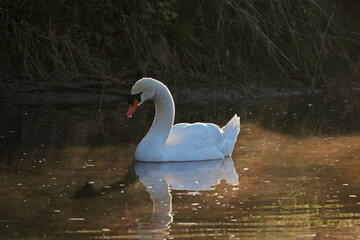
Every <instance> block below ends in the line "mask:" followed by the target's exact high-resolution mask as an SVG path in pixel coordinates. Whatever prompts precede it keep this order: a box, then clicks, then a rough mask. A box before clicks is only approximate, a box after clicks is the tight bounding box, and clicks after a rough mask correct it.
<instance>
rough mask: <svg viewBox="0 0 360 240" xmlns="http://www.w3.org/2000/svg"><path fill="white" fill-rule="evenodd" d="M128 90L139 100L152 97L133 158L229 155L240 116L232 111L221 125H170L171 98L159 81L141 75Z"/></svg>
mask: <svg viewBox="0 0 360 240" xmlns="http://www.w3.org/2000/svg"><path fill="white" fill-rule="evenodd" d="M131 93H132V94H138V95H139V94H140V95H141V101H140V104H141V103H142V102H144V101H145V100H147V99H152V100H154V102H155V109H156V112H155V119H154V122H153V124H152V126H151V128H150V130H149V132H148V133H147V134H146V136H145V137H144V138H143V140H142V141H141V142H140V143H139V145H138V146H137V148H136V151H135V159H136V160H138V161H144V162H175V161H176V162H180V161H199V160H211V159H222V158H224V157H227V156H230V155H231V153H232V151H233V149H234V144H235V141H236V139H237V136H238V134H239V131H240V118H239V117H238V116H237V115H236V114H235V116H234V117H233V118H232V119H231V120H230V121H229V122H228V123H227V124H226V126H224V127H223V128H220V127H219V126H217V125H215V124H212V123H194V124H189V123H179V124H176V125H173V123H174V115H175V106H174V101H173V98H172V96H171V93H170V91H169V89H168V88H167V87H166V86H165V85H164V84H163V83H161V82H159V81H157V80H155V79H152V78H143V79H140V80H139V81H137V82H136V83H135V84H134V86H133V88H132V90H131ZM131 114H132V113H130V115H129V116H128V118H129V117H131Z"/></svg>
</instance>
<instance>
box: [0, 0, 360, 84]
mask: <svg viewBox="0 0 360 240" xmlns="http://www.w3.org/2000/svg"><path fill="white" fill-rule="evenodd" d="M0 17H1V22H0V34H1V35H2V38H1V39H0V49H1V51H2V52H3V55H2V56H1V59H0V60H1V61H0V64H1V65H0V66H1V68H0V73H2V75H3V77H2V78H3V79H2V81H3V82H8V81H11V80H10V78H9V77H6V76H11V75H12V74H11V73H14V74H15V75H16V76H17V77H16V78H14V79H15V80H16V79H18V78H19V76H23V77H24V78H26V79H30V80H32V81H70V80H74V79H75V80H77V79H84V78H94V79H98V80H102V79H105V78H106V77H107V76H109V75H111V73H113V72H116V71H120V70H123V69H129V68H130V69H132V68H135V69H137V70H138V72H139V75H148V76H150V75H151V76H155V77H161V78H163V79H165V78H166V77H167V78H169V79H171V78H175V76H176V78H179V79H181V80H178V83H180V84H181V83H182V84H185V85H188V84H190V83H191V84H194V81H193V80H194V79H195V80H196V81H197V83H198V84H205V83H206V84H208V83H210V84H211V83H214V84H219V80H221V81H224V80H225V81H226V82H229V83H231V84H232V86H234V87H252V86H264V85H273V86H282V87H283V86H287V87H304V86H305V87H308V88H311V89H315V88H317V87H327V88H334V87H339V86H348V85H351V84H354V83H356V81H358V79H356V74H354V73H356V72H357V71H358V66H359V56H358V54H357V53H358V52H359V50H360V45H359V42H358V41H356V39H355V38H354V37H353V36H352V35H351V34H349V32H348V31H347V29H350V28H348V25H347V22H346V21H345V20H344V19H345V18H344V16H343V15H342V12H341V11H340V9H339V8H338V7H337V6H336V5H334V4H333V3H332V1H331V0H299V1H287V0H268V1H259V0H223V1H217V0H208V1H201V0H191V1H190V0H184V1H168V0H160V1H153V0H134V1H115V0H103V1H97V0H90V1H82V0H77V1H70V0H63V1H60V2H59V1H55V0H49V1H17V0H3V1H2V3H1V8H0ZM14 74H13V75H14ZM186 79H188V80H186Z"/></svg>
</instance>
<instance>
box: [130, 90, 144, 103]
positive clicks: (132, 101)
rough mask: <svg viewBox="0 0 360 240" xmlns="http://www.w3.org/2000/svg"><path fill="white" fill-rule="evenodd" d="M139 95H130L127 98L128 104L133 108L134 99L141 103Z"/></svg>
mask: <svg viewBox="0 0 360 240" xmlns="http://www.w3.org/2000/svg"><path fill="white" fill-rule="evenodd" d="M141 94H142V92H141V93H138V94H130V95H129V97H128V103H129V104H130V105H131V106H133V105H134V99H136V100H138V102H139V103H140V102H141Z"/></svg>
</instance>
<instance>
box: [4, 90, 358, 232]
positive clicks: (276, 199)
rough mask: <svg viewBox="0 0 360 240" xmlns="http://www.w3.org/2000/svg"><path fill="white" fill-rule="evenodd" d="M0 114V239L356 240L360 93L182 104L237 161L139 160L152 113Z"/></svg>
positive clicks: (20, 110) (120, 109)
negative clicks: (215, 127)
mask: <svg viewBox="0 0 360 240" xmlns="http://www.w3.org/2000/svg"><path fill="white" fill-rule="evenodd" d="M125 111H126V105H125V104H120V105H119V106H105V108H104V109H103V111H101V112H98V111H97V107H96V106H94V107H92V106H88V107H66V108H64V107H62V108H61V107H52V108H41V107H37V108H36V107H34V108H26V107H2V108H1V113H0V124H1V127H0V239H15V238H17V239H45V238H47V239H360V159H359V158H360V147H359V145H360V96H359V95H352V94H349V95H346V96H337V97H336V98H335V99H332V98H328V97H324V96H319V97H292V98H274V99H263V100H256V101H251V100H244V101H242V102H222V101H214V100H209V101H207V102H200V103H199V102H194V103H178V104H177V111H176V114H177V116H176V122H194V121H205V122H214V123H217V124H220V125H223V124H225V123H226V122H227V121H228V120H229V119H230V118H231V117H232V116H233V114H234V113H237V114H238V115H240V116H241V121H242V123H241V124H242V125H241V132H240V135H239V138H238V141H237V143H236V146H235V150H234V152H233V155H232V158H227V159H224V160H217V161H204V162H189V163H163V164H161V163H138V162H137V163H135V161H134V151H135V148H136V144H137V143H138V142H139V141H140V140H141V138H142V137H143V136H144V135H145V134H146V132H147V130H148V128H149V126H150V125H151V121H152V115H153V113H154V110H153V106H152V104H150V103H148V104H144V106H141V107H140V109H139V110H138V112H137V113H136V114H135V116H134V117H133V118H132V119H130V120H127V121H126V120H125V119H124V118H123V114H124V112H125Z"/></svg>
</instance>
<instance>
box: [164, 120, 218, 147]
mask: <svg viewBox="0 0 360 240" xmlns="http://www.w3.org/2000/svg"><path fill="white" fill-rule="evenodd" d="M223 139H224V135H223V130H222V129H220V128H219V127H218V126H217V125H215V124H212V123H193V124H189V123H180V124H176V125H174V126H173V127H172V129H171V132H170V135H169V137H168V139H167V141H166V143H165V146H166V147H176V146H179V147H180V146H181V147H182V148H184V147H188V148H189V149H194V150H196V148H202V147H211V146H214V145H218V144H219V143H221V142H222V140H223Z"/></svg>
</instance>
